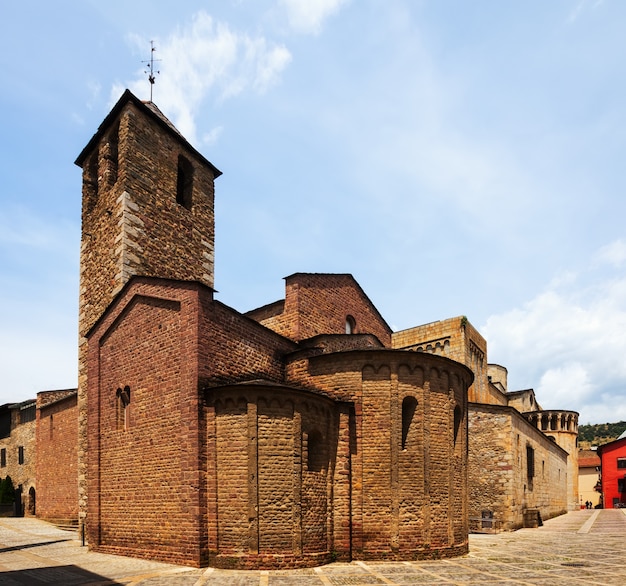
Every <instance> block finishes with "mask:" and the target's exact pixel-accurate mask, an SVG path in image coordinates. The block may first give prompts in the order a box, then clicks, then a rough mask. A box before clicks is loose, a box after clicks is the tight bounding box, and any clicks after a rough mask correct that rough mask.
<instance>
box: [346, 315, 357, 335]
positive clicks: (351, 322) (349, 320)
mask: <svg viewBox="0 0 626 586" xmlns="http://www.w3.org/2000/svg"><path fill="white" fill-rule="evenodd" d="M355 332H356V320H355V319H354V318H353V317H352V316H351V315H348V316H347V317H346V334H354V333H355Z"/></svg>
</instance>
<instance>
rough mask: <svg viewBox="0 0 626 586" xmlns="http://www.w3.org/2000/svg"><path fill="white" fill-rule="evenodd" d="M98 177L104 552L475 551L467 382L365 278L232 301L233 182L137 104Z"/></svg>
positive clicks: (297, 554) (95, 341) (99, 529)
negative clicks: (411, 334)
mask: <svg viewBox="0 0 626 586" xmlns="http://www.w3.org/2000/svg"><path fill="white" fill-rule="evenodd" d="M76 163H77V164H78V165H79V166H80V167H81V168H82V170H83V198H82V236H81V269H80V271H81V272H80V321H79V328H80V347H79V361H80V367H79V385H78V413H79V415H78V419H79V434H78V436H79V437H78V456H79V469H78V477H79V500H80V515H81V520H82V522H83V523H84V525H85V527H86V535H87V539H88V542H89V546H90V548H92V549H94V550H96V551H101V552H109V553H118V554H123V555H133V556H139V557H148V558H152V559H160V560H164V561H169V562H174V563H179V564H187V565H194V566H206V565H210V566H215V567H225V568H281V567H290V568H293V567H303V566H313V565H319V564H323V563H327V562H330V561H333V560H352V559H384V560H412V559H419V558H430V557H445V556H453V555H459V554H463V553H466V552H467V549H468V510H467V507H468V437H467V429H468V389H469V387H470V386H471V384H472V381H473V379H474V375H473V373H472V370H471V369H470V368H468V367H467V366H466V365H464V364H462V363H461V362H458V361H455V360H452V359H450V358H448V357H446V356H443V355H436V354H433V353H429V352H418V351H415V350H414V349H411V348H408V349H407V348H403V347H402V346H401V345H400V344H399V342H402V343H404V342H405V341H406V336H404V337H403V336H400V337H398V335H397V334H395V333H394V332H392V331H391V329H390V328H389V326H388V325H387V323H386V322H385V320H384V319H383V317H382V316H381V315H380V314H379V312H378V311H377V309H376V308H375V307H374V305H373V304H372V303H371V301H370V300H369V299H368V297H367V295H366V294H365V293H364V291H363V290H362V289H361V287H360V286H359V285H358V283H357V282H356V281H355V280H354V279H353V278H352V276H351V275H349V274H305V273H296V274H293V275H290V276H288V277H287V278H286V279H285V297H284V299H281V300H278V301H276V302H275V303H272V304H270V305H267V306H264V307H260V308H258V309H256V310H253V311H250V312H248V313H245V314H242V313H239V312H237V311H235V310H234V309H232V308H230V307H228V306H227V305H225V304H223V303H222V302H220V301H217V300H216V299H215V298H214V289H213V287H214V233H215V231H214V222H215V218H214V182H215V180H216V179H217V178H218V177H219V175H220V171H219V170H218V169H217V168H216V167H215V166H214V165H213V164H212V163H210V162H209V161H208V160H206V159H205V158H204V157H203V156H202V155H201V154H200V153H199V152H198V151H197V150H195V149H194V148H193V147H192V146H191V145H190V144H189V143H188V142H187V140H186V139H185V138H184V137H183V136H182V135H181V134H180V133H179V132H178V131H177V130H176V128H175V127H174V126H173V125H172V124H171V122H170V121H169V120H167V119H166V118H165V116H164V115H163V114H162V113H161V112H160V111H159V110H158V108H157V107H156V106H155V105H154V104H153V103H152V102H143V101H140V100H139V99H137V98H136V97H135V96H134V95H133V94H132V93H130V92H129V91H126V92H125V93H124V94H123V95H122V97H121V98H120V100H119V101H118V103H117V104H116V105H115V106H114V107H113V109H112V110H111V112H110V113H109V115H108V116H107V117H106V118H105V120H104V121H103V122H102V124H101V125H100V127H99V129H98V131H97V133H96V134H95V135H94V136H93V138H92V139H91V140H90V141H89V143H88V144H87V146H86V147H85V149H84V150H83V151H82V153H81V154H80V156H79V157H78V159H77V161H76Z"/></svg>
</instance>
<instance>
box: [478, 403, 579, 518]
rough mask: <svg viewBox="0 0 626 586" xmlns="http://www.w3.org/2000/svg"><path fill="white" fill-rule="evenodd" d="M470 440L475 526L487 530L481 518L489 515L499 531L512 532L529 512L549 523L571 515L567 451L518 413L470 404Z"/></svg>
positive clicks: (507, 409) (508, 408)
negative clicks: (564, 514) (537, 513)
mask: <svg viewBox="0 0 626 586" xmlns="http://www.w3.org/2000/svg"><path fill="white" fill-rule="evenodd" d="M469 438H470V439H469V441H470V446H469V447H470V450H469V487H470V494H469V515H470V519H471V521H472V526H473V528H476V527H477V528H479V529H480V528H482V527H483V524H482V522H479V521H478V520H479V519H481V517H482V516H483V513H484V512H488V513H489V514H492V515H493V518H494V519H495V523H496V525H495V526H496V527H497V528H501V529H505V530H512V529H517V528H519V527H521V526H522V525H523V522H524V512H525V511H527V510H529V509H537V510H538V511H539V512H540V513H541V516H542V517H543V518H544V519H548V518H550V517H553V516H556V515H558V514H561V513H563V512H565V511H567V494H568V491H567V452H565V451H564V450H563V449H562V448H560V447H559V446H558V445H557V444H556V443H554V442H552V441H550V439H549V438H547V437H546V436H544V435H543V434H542V433H540V432H538V431H537V429H536V428H535V427H533V426H532V425H530V424H529V423H528V421H527V420H526V419H525V418H524V417H522V416H521V415H520V414H519V413H518V412H517V411H516V410H515V409H513V408H510V407H501V406H496V405H484V404H477V403H470V405H469ZM529 457H530V458H531V459H532V460H533V461H534V465H533V462H531V464H530V469H529V463H528V459H529ZM489 527H490V528H491V526H489Z"/></svg>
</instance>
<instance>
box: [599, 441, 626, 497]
mask: <svg viewBox="0 0 626 586" xmlns="http://www.w3.org/2000/svg"><path fill="white" fill-rule="evenodd" d="M598 455H599V456H600V459H601V461H602V464H601V470H602V501H603V503H604V508H605V509H617V508H620V507H626V431H625V432H624V433H623V434H622V435H621V436H620V437H619V438H618V439H616V440H615V441H613V442H610V443H608V444H604V445H603V446H600V447H599V448H598Z"/></svg>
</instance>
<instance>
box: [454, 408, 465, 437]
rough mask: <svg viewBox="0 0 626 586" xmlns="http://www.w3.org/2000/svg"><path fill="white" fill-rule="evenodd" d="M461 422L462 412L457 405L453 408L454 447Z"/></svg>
mask: <svg viewBox="0 0 626 586" xmlns="http://www.w3.org/2000/svg"><path fill="white" fill-rule="evenodd" d="M462 421H463V412H462V411H461V407H459V406H458V405H457V406H456V407H455V408H454V444H455V445H456V440H457V437H458V435H459V429H461V422H462Z"/></svg>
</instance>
